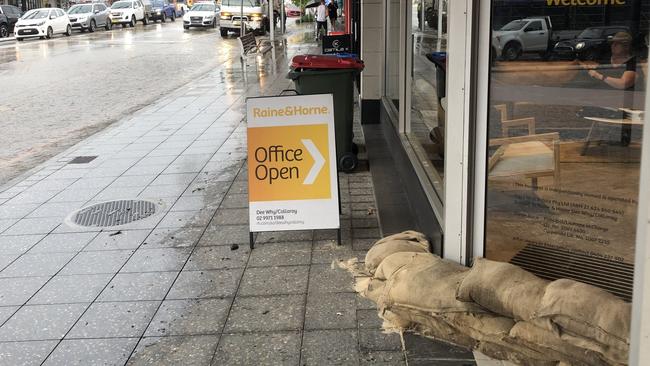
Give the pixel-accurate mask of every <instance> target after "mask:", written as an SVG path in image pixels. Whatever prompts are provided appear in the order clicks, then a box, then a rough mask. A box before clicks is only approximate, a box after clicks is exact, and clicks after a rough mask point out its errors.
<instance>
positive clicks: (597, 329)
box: [537, 279, 632, 350]
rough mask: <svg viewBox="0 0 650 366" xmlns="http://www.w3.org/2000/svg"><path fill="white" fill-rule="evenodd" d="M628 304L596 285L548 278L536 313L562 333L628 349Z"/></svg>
mask: <svg viewBox="0 0 650 366" xmlns="http://www.w3.org/2000/svg"><path fill="white" fill-rule="evenodd" d="M631 314H632V309H631V304H629V303H626V302H625V301H623V300H621V299H619V298H617V297H616V296H614V295H612V294H610V293H609V292H606V291H605V290H602V289H599V288H597V287H594V286H591V285H587V284H584V283H580V282H577V281H573V280H568V279H560V280H557V281H553V282H551V283H550V284H549V285H548V286H547V287H546V291H545V292H544V296H543V297H542V300H541V303H540V306H539V310H538V313H537V316H538V317H539V318H548V319H550V320H551V322H552V323H553V324H555V325H556V326H557V327H558V328H559V329H560V332H561V333H567V334H568V335H571V336H576V337H579V338H586V339H588V340H593V341H596V342H598V343H601V344H603V345H605V346H609V347H613V348H617V349H619V350H627V349H628V347H629V344H630V322H631Z"/></svg>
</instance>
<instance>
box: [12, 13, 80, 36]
mask: <svg viewBox="0 0 650 366" xmlns="http://www.w3.org/2000/svg"><path fill="white" fill-rule="evenodd" d="M55 34H65V35H66V36H70V35H71V34H72V26H71V25H70V20H69V19H68V16H67V15H66V13H65V12H64V11H63V9H59V8H40V9H35V10H32V11H30V12H29V13H28V14H26V15H24V16H23V17H22V18H20V19H18V21H17V22H16V26H15V28H14V36H15V37H16V40H17V41H22V40H24V39H25V38H28V37H40V38H52V36H53V35H55Z"/></svg>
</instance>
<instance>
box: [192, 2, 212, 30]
mask: <svg viewBox="0 0 650 366" xmlns="http://www.w3.org/2000/svg"><path fill="white" fill-rule="evenodd" d="M219 16H220V8H219V5H216V4H215V3H211V2H203V3H195V4H194V6H192V8H191V9H190V11H188V12H187V13H185V15H183V28H184V29H190V27H204V28H207V27H210V28H216V27H217V25H218V24H219Z"/></svg>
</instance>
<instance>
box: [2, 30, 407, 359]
mask: <svg viewBox="0 0 650 366" xmlns="http://www.w3.org/2000/svg"><path fill="white" fill-rule="evenodd" d="M306 29H307V28H306ZM138 31H139V30H136V31H135V32H136V33H137V32H138ZM126 33H127V32H125V36H126ZM147 34H148V33H143V34H138V36H142V37H143V40H142V42H144V40H145V39H146V38H147ZM93 37H95V36H94V35H93ZM97 37H106V35H98V36H97ZM208 37H211V36H210V35H205V38H206V42H208V41H207V39H208ZM82 39H83V37H77V38H71V39H69V40H64V41H63V42H70V43H75V42H83V41H82ZM311 39H313V34H312V33H310V32H308V31H305V32H301V31H300V30H298V31H296V33H295V34H293V35H292V36H290V37H288V44H287V45H286V47H283V48H278V49H277V51H276V52H275V54H273V55H267V56H266V57H265V59H264V61H263V62H260V64H259V65H258V66H256V65H254V64H255V62H256V61H255V60H253V59H250V60H249V65H248V67H247V68H246V72H243V71H242V69H241V68H240V65H239V62H238V60H237V59H236V58H232V57H231V58H228V59H226V56H219V57H224V58H223V59H221V60H224V61H223V62H220V65H219V66H218V67H214V68H213V70H211V71H209V72H207V73H206V74H204V75H203V76H202V77H201V78H199V79H197V80H193V81H192V82H190V83H189V84H186V85H184V86H182V87H180V88H177V89H176V90H174V91H172V92H170V93H167V94H165V95H164V96H161V97H160V98H158V99H157V100H155V101H153V102H152V103H148V104H147V105H145V106H144V107H143V108H142V109H140V110H138V111H137V112H135V113H131V114H129V115H127V116H124V117H122V118H121V119H120V120H119V121H118V122H117V123H115V124H113V125H112V126H110V127H109V128H106V129H105V130H103V131H101V132H98V133H96V134H94V135H93V136H92V137H90V138H87V139H85V140H83V141H81V142H79V143H77V144H76V145H74V146H73V147H71V148H69V149H67V150H65V151H63V152H62V153H60V154H58V155H56V156H55V157H53V158H51V159H49V160H47V161H46V162H44V163H42V164H40V165H38V166H37V167H36V168H34V169H33V170H31V171H30V172H29V173H28V174H26V175H24V176H22V177H21V178H20V179H17V180H14V181H13V182H12V184H11V185H10V186H7V187H5V188H6V189H4V191H2V192H0V269H1V270H0V324H1V326H0V364H1V365H39V364H44V365H100V364H101V365H124V364H128V365H210V364H212V365H251V364H264V365H269V364H277V365H334V364H350V365H359V364H362V365H365V364H368V365H376V364H382V365H403V364H404V363H405V355H404V352H402V346H401V343H400V340H399V337H398V336H397V335H395V334H390V335H386V334H383V333H382V331H381V329H380V326H381V324H380V322H379V318H378V317H377V315H376V310H375V309H374V304H373V303H370V302H368V301H365V300H363V299H361V298H359V297H358V296H357V295H356V294H355V293H354V290H353V287H352V286H353V281H352V278H351V277H350V275H349V274H348V273H347V272H345V271H343V270H341V269H338V268H336V266H335V265H333V262H336V260H338V259H348V258H351V257H354V256H357V257H359V258H363V256H364V255H365V251H366V250H367V249H368V248H369V246H370V245H371V244H372V243H373V242H374V241H375V240H376V239H377V238H378V237H379V236H380V229H379V224H378V220H377V215H376V210H375V209H374V208H375V207H376V205H375V196H374V193H373V186H372V180H371V176H370V172H369V171H368V166H367V164H362V167H361V168H360V169H359V171H358V172H355V173H353V174H348V175H342V176H341V177H340V187H341V199H342V209H343V211H342V212H343V214H342V217H341V223H342V236H343V244H344V245H343V246H340V247H339V246H337V245H336V243H335V238H336V231H331V230H330V231H305V232H287V233H261V234H258V235H257V237H256V242H257V247H256V249H255V250H254V251H252V252H251V251H250V250H249V249H248V225H247V224H248V213H247V186H248V185H247V181H246V179H247V173H246V169H247V164H246V153H245V147H246V137H245V131H246V130H245V129H246V124H245V121H244V111H245V110H244V106H245V98H246V97H248V96H257V95H275V94H278V93H279V92H280V91H281V90H283V89H286V88H287V87H290V86H291V83H290V82H289V81H288V80H286V79H285V73H286V70H287V64H288V59H289V58H290V57H291V56H292V55H293V54H297V53H306V52H309V51H310V50H312V51H313V50H314V49H315V44H311V43H305V40H311ZM210 40H212V39H211V38H210ZM230 41H231V40H227V41H221V42H222V44H228V42H230ZM232 41H234V40H232ZM103 42H104V44H103V45H100V46H97V47H100V48H102V49H103V48H107V47H108V48H110V47H111V46H110V43H111V42H112V41H109V40H104V41H103ZM119 42H123V40H122V41H119ZM201 42H203V41H201V40H198V43H192V45H193V46H192V47H195V48H196V49H197V52H198V53H199V54H202V53H203V54H206V55H208V54H210V53H211V52H212V53H216V51H215V50H213V49H211V50H198V49H199V48H200V45H201ZM51 44H52V43H49V42H40V41H36V42H35V43H34V45H33V46H31V47H34V49H31V55H30V56H29V57H33V58H38V57H39V56H38V54H39V51H38V50H39V49H41V48H44V49H46V50H50V51H51V52H57V47H56V46H52V49H50V45H51ZM22 47H23V46H22V45H21V48H22ZM88 47H91V46H88ZM93 47H94V46H93ZM115 47H117V48H118V49H120V50H124V49H125V48H124V47H125V45H124V44H121V43H120V44H119V45H116V46H115ZM180 47H181V48H182V47H184V46H180ZM187 47H189V46H187ZM85 50H86V46H80V47H79V50H78V52H86V51H85ZM48 52H49V51H48ZM124 53H127V52H124ZM163 53H164V52H162V51H161V53H159V54H158V55H157V56H155V55H154V56H145V55H143V54H142V55H140V56H137V57H136V56H133V57H136V58H138V57H145V58H146V59H148V57H153V58H158V60H159V61H165V60H166V59H165V58H162V56H161V54H163ZM224 53H225V54H226V55H227V54H228V52H227V51H224ZM273 58H275V62H274V61H273ZM129 59H130V58H129V57H126V56H125V58H124V59H122V60H118V61H117V63H118V64H121V65H122V66H120V67H126V68H128V65H129V61H128V60H129ZM169 59H170V62H172V63H173V62H178V61H177V60H171V59H172V58H169ZM186 61H187V62H192V61H191V60H186ZM109 63H110V62H109ZM6 66H7V64H4V66H3V67H6ZM2 77H6V73H4V74H3V76H2ZM103 80H106V79H103ZM109 84H111V83H109ZM170 88H171V84H170ZM112 90H115V89H112ZM115 93H117V95H116V96H111V97H110V98H117V99H121V100H126V99H129V98H135V99H137V98H136V97H135V95H137V94H138V93H135V92H133V90H131V91H129V92H128V93H127V94H121V93H118V92H117V91H116V92H115ZM108 94H110V93H108ZM106 95H107V94H103V96H106ZM86 97H87V96H84V97H83V98H86ZM56 99H59V98H52V99H51V100H52V101H54V100H56ZM64 110H65V109H64ZM358 127H359V126H357V128H356V132H355V136H356V138H357V142H358V143H359V144H360V145H361V146H362V149H361V150H362V151H363V136H362V132H361V130H360V128H358ZM76 157H88V158H86V159H84V158H82V159H80V160H81V161H80V162H79V163H74V164H71V161H72V160H73V159H75V158H76ZM121 199H125V200H134V199H137V200H150V201H152V202H155V203H156V212H155V213H154V214H153V215H151V216H149V217H147V218H144V219H142V220H137V221H134V222H132V223H129V224H126V225H121V226H119V227H111V228H103V229H102V228H96V227H95V228H87V227H82V226H79V225H76V224H74V223H73V222H71V221H70V217H71V214H72V213H73V212H75V210H77V209H80V208H82V207H87V206H89V205H92V204H95V203H100V202H104V201H110V200H121Z"/></svg>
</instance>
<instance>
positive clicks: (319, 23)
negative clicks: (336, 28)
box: [316, 0, 327, 41]
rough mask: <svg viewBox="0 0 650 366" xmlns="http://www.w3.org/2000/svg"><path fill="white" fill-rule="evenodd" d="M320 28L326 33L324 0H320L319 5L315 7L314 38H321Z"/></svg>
mask: <svg viewBox="0 0 650 366" xmlns="http://www.w3.org/2000/svg"><path fill="white" fill-rule="evenodd" d="M321 28H322V29H323V31H324V32H325V33H324V34H327V6H325V0H320V5H318V7H317V8H316V40H317V41H318V40H319V39H320V38H321V33H320V30H321Z"/></svg>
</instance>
